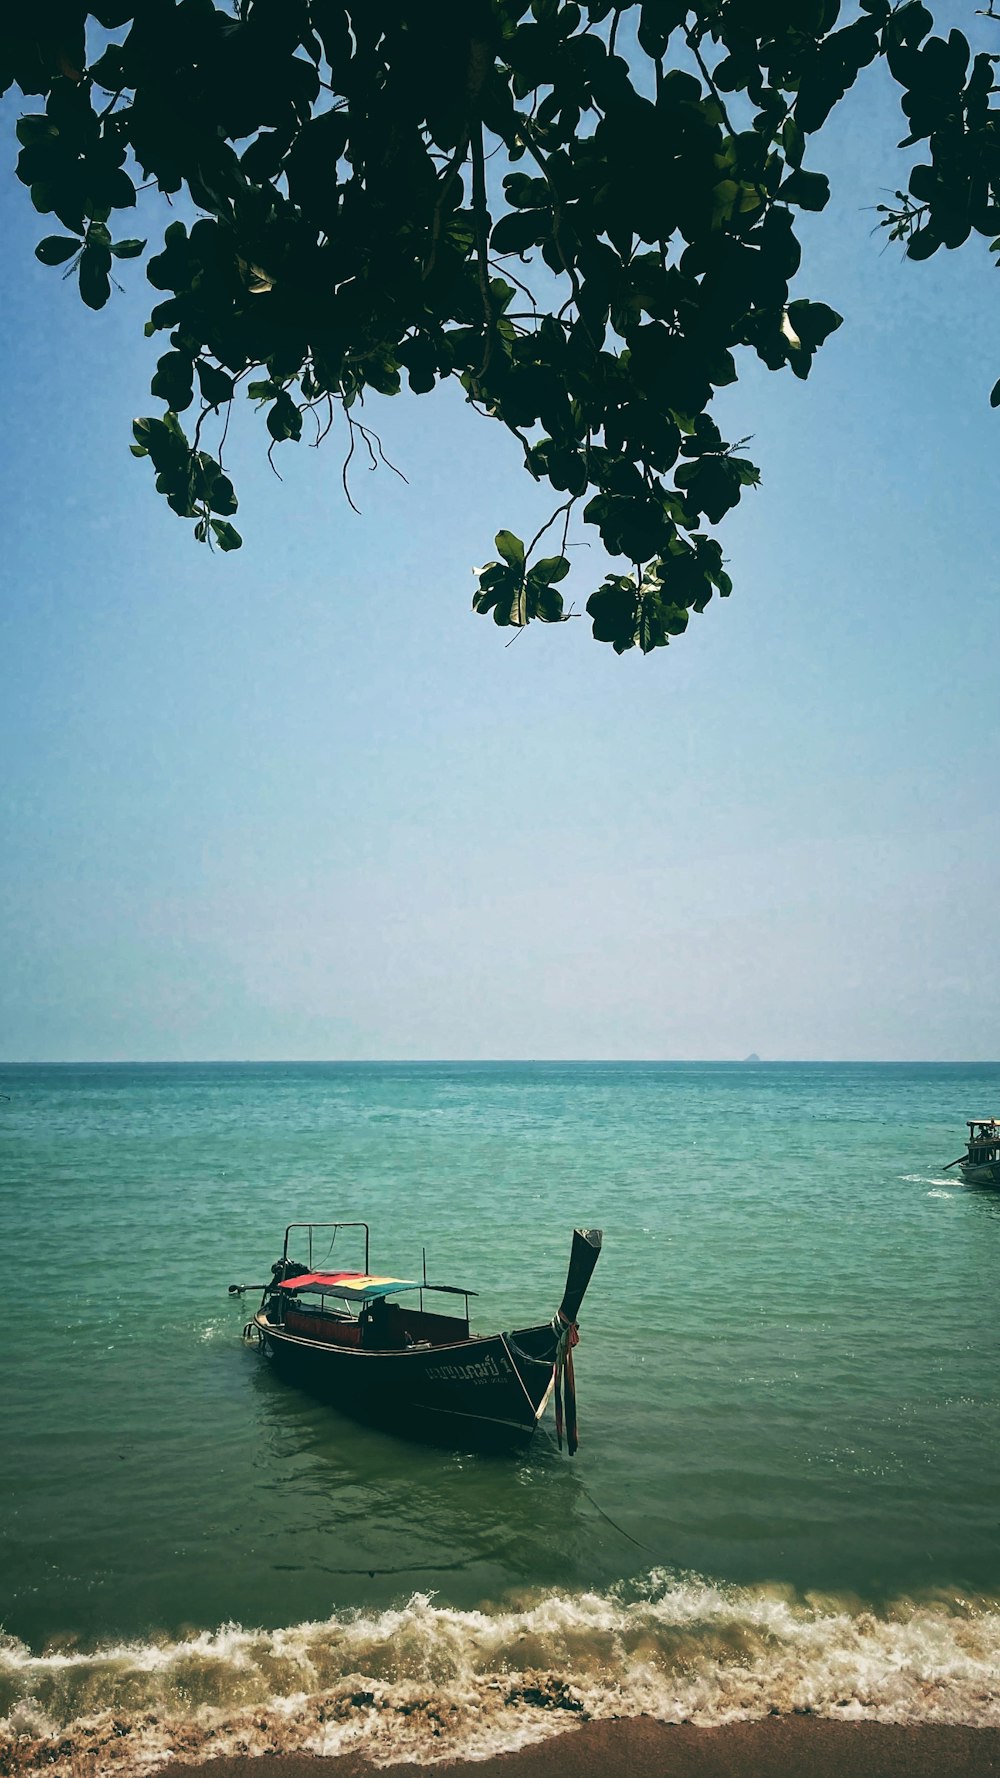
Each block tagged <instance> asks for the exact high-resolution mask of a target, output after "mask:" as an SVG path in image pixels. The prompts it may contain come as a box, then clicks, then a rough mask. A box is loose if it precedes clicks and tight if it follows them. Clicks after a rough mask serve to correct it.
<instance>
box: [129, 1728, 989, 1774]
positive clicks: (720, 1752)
mask: <svg viewBox="0 0 1000 1778" xmlns="http://www.w3.org/2000/svg"><path fill="white" fill-rule="evenodd" d="M376 1771H380V1772H381V1773H384V1774H385V1775H386V1778H429V1775H430V1774H433V1775H434V1778H437V1774H440V1775H441V1778H619V1775H621V1774H627V1778H988V1775H989V1778H1000V1729H996V1728H982V1729H980V1728H966V1727H964V1726H953V1725H948V1724H936V1723H926V1724H921V1725H919V1726H908V1725H907V1726H903V1725H900V1724H896V1723H878V1722H828V1721H826V1720H825V1719H821V1718H818V1717H809V1716H792V1717H780V1718H769V1719H768V1720H767V1721H766V1722H740V1723H728V1724H726V1725H725V1726H724V1727H722V1728H715V1729H702V1728H694V1727H692V1726H691V1725H690V1724H688V1723H661V1722H654V1721H652V1720H651V1719H650V1718H648V1717H634V1718H630V1719H629V1720H627V1721H621V1722H592V1723H586V1724H584V1725H582V1726H581V1727H580V1728H579V1729H576V1730H574V1731H572V1732H571V1733H569V1734H565V1735H554V1736H552V1737H551V1738H550V1739H549V1740H546V1741H539V1742H537V1743H536V1744H535V1745H534V1746H533V1747H525V1748H522V1749H521V1750H520V1751H519V1752H517V1753H502V1754H496V1755H494V1756H493V1757H492V1758H490V1759H483V1760H464V1759H463V1760H447V1761H442V1762H441V1763H440V1764H436V1765H433V1766H427V1765H409V1764H405V1765H392V1766H388V1767H381V1768H378V1767H373V1766H372V1765H371V1763H370V1762H369V1761H368V1760H366V1759H364V1758H363V1757H362V1756H361V1755H360V1754H345V1755H343V1756H342V1757H340V1758H337V1759H310V1758H308V1757H307V1756H305V1755H302V1754H294V1755H287V1756H280V1755H275V1756H273V1757H267V1758H263V1759H257V1758H253V1759H251V1758H245V1759H237V1758H227V1759H218V1760H212V1761H211V1762H209V1763H207V1764H203V1765H197V1766H189V1765H180V1764H174V1765H169V1766H166V1767H162V1768H161V1769H160V1773H159V1775H158V1778H195V1774H198V1775H199V1778H373V1774H374V1773H375V1772H376Z"/></svg>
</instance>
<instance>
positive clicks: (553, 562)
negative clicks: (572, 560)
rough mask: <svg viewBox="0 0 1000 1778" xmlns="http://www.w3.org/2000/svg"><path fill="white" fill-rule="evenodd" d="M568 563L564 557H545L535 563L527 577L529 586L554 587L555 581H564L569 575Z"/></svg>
mask: <svg viewBox="0 0 1000 1778" xmlns="http://www.w3.org/2000/svg"><path fill="white" fill-rule="evenodd" d="M569 568H570V565H569V562H568V561H567V559H566V557H565V556H545V557H543V559H542V561H540V562H536V563H535V566H534V567H533V568H532V570H531V572H530V573H529V575H528V583H529V585H537V586H540V587H542V586H554V585H555V583H556V581H559V580H565V579H566V576H567V574H568V573H569Z"/></svg>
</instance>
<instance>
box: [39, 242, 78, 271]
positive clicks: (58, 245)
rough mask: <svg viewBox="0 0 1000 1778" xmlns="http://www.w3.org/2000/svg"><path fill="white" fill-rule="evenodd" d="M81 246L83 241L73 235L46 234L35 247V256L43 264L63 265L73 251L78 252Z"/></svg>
mask: <svg viewBox="0 0 1000 1778" xmlns="http://www.w3.org/2000/svg"><path fill="white" fill-rule="evenodd" d="M82 246H83V242H82V241H81V240H79V239H78V238H77V237H76V236H75V235H46V237H45V239H44V241H39V243H38V246H37V247H36V248H35V258H36V259H40V260H41V262H42V264H43V265H64V264H65V262H66V260H67V259H72V257H73V255H74V253H79V251H80V248H81V247H82Z"/></svg>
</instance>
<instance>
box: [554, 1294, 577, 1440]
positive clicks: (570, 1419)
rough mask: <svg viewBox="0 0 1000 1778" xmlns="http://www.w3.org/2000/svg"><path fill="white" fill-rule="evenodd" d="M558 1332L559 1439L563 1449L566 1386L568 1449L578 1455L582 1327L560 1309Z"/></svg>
mask: <svg viewBox="0 0 1000 1778" xmlns="http://www.w3.org/2000/svg"><path fill="white" fill-rule="evenodd" d="M552 1326H553V1329H554V1331H555V1334H556V1340H557V1344H556V1356H555V1361H554V1363H553V1366H552V1370H553V1373H554V1376H555V1382H556V1438H557V1439H558V1441H559V1449H560V1451H561V1450H562V1442H563V1389H564V1388H565V1391H566V1448H567V1450H568V1451H569V1454H570V1456H571V1457H575V1455H576V1451H577V1447H578V1445H579V1443H580V1441H579V1439H578V1438H577V1432H576V1378H575V1377H574V1375H573V1347H574V1346H578V1345H579V1343H580V1329H579V1328H578V1327H577V1324H576V1322H575V1321H567V1319H566V1317H565V1315H564V1314H563V1312H562V1310H561V1309H557V1310H556V1313H555V1319H554V1321H553V1323H552Z"/></svg>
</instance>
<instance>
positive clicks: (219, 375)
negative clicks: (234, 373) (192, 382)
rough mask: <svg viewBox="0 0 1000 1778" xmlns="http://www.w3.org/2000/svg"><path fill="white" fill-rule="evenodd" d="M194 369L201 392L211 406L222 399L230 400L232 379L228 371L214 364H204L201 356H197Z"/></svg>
mask: <svg viewBox="0 0 1000 1778" xmlns="http://www.w3.org/2000/svg"><path fill="white" fill-rule="evenodd" d="M195 369H196V370H197V372H198V383H199V386H200V388H201V392H202V394H203V396H204V397H205V400H206V401H207V402H208V403H209V404H210V405H211V406H212V407H219V406H220V405H221V403H222V402H224V401H232V399H233V379H232V377H231V376H230V375H229V372H228V371H225V370H219V369H217V368H216V366H215V365H214V364H206V363H205V361H204V359H202V358H199V360H198V362H197V364H196V365H195Z"/></svg>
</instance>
